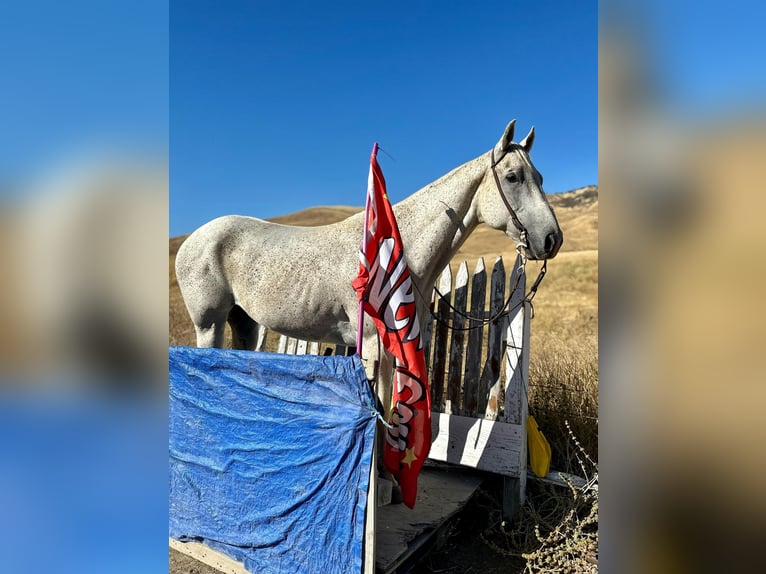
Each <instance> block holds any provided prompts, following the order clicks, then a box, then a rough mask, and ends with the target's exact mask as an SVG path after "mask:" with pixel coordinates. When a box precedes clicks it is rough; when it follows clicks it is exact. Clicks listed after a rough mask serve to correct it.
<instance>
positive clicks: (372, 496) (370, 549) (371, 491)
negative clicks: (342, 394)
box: [362, 425, 380, 574]
mask: <svg viewBox="0 0 766 574" xmlns="http://www.w3.org/2000/svg"><path fill="white" fill-rule="evenodd" d="M376 426H377V425H376ZM379 437H380V433H379V432H378V430H377V428H376V429H375V440H374V441H373V445H374V446H373V448H372V460H371V462H370V482H369V486H368V490H367V507H366V508H365V514H364V546H363V547H362V572H363V573H364V574H375V552H376V543H375V540H376V536H375V530H376V528H377V526H376V522H377V519H378V510H377V506H378V505H377V497H378V492H377V486H378V480H377V479H378V468H377V466H378V447H377V444H376V442H377V441H378V440H379Z"/></svg>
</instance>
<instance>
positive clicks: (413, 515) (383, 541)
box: [375, 467, 483, 574]
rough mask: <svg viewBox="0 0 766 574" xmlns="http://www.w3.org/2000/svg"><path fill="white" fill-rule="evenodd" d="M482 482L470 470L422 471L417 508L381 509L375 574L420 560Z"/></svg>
mask: <svg viewBox="0 0 766 574" xmlns="http://www.w3.org/2000/svg"><path fill="white" fill-rule="evenodd" d="M482 480H483V478H482V476H481V474H480V473H477V472H476V471H473V470H471V469H458V468H454V467H453V468H449V469H442V468H432V467H425V468H423V470H421V472H420V478H419V480H418V498H417V502H416V503H415V508H414V509H412V510H410V509H409V508H407V507H406V506H404V505H403V504H396V505H390V506H384V507H382V508H379V509H378V523H377V528H376V533H375V534H376V548H375V570H376V572H377V573H379V574H389V573H393V572H396V571H397V569H399V568H400V567H402V566H403V565H404V564H411V563H412V562H414V561H416V560H417V559H419V558H421V557H422V555H423V551H424V550H425V548H426V547H427V545H428V542H429V541H431V540H432V539H433V537H434V536H436V535H437V534H438V533H439V531H440V530H441V529H442V528H443V527H444V526H446V524H447V523H448V521H449V520H450V518H452V517H454V516H455V515H456V514H457V513H458V512H459V511H460V510H461V509H462V508H463V507H464V506H465V505H466V504H467V503H468V501H469V500H470V499H471V497H472V496H473V495H474V493H475V492H476V491H477V490H478V488H479V486H480V485H481V482H482Z"/></svg>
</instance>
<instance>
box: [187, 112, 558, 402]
mask: <svg viewBox="0 0 766 574" xmlns="http://www.w3.org/2000/svg"><path fill="white" fill-rule="evenodd" d="M515 123H516V120H512V121H511V122H510V123H509V124H508V126H507V127H506V129H505V131H504V133H503V135H502V137H501V138H500V140H499V141H498V142H497V144H496V145H495V146H494V147H493V148H492V149H491V150H489V151H487V152H485V153H483V154H482V155H480V156H479V157H477V158H475V159H472V160H471V161H468V162H467V163H464V164H463V165H461V166H459V167H457V168H455V169H453V170H452V171H450V172H449V173H447V174H446V175H444V176H442V177H440V178H439V179H437V180H436V181H434V182H432V183H430V184H428V185H426V186H425V187H423V188H422V189H420V190H419V191H417V192H415V193H414V194H412V195H411V196H409V197H407V198H406V199H404V200H402V201H400V202H399V203H397V204H395V205H394V206H393V210H394V214H395V216H396V219H397V222H398V226H399V231H400V234H401V238H402V242H403V245H404V253H405V257H406V259H407V262H408V264H409V268H410V273H411V278H412V281H413V283H414V286H415V288H416V291H417V292H418V293H424V294H429V295H430V293H432V291H433V287H434V283H435V281H436V278H437V275H438V274H439V273H440V272H441V271H442V270H443V269H444V267H445V266H446V265H447V264H448V263H449V262H450V260H451V259H452V257H453V255H454V254H455V253H456V252H457V250H458V249H459V248H460V246H461V245H462V244H463V242H464V241H465V240H466V238H467V237H468V236H469V235H470V234H471V232H472V231H473V230H474V229H476V227H477V225H479V223H486V224H487V225H489V226H491V227H493V228H494V229H498V230H500V231H503V232H504V233H505V234H506V235H507V236H508V237H509V238H510V239H511V240H513V241H517V242H521V243H522V244H524V246H525V247H526V254H527V257H528V258H530V259H537V260H540V259H551V258H553V257H555V256H556V253H557V252H558V250H559V248H560V247H561V244H562V242H563V233H562V231H561V228H560V227H559V224H558V221H557V219H556V215H555V214H554V212H553V209H552V208H551V206H550V204H549V203H548V200H547V198H546V196H545V194H544V192H543V189H542V184H543V178H542V176H541V175H540V173H539V172H538V171H537V169H536V168H535V166H534V165H533V164H532V161H531V159H530V156H529V153H530V151H531V149H532V144H533V143H534V138H535V131H534V127H532V128H531V129H530V131H529V133H528V134H527V136H526V137H525V138H524V139H523V140H522V141H521V142H519V143H515V142H514V141H513V133H514V127H515ZM363 225H364V214H363V213H358V214H356V215H352V216H351V217H349V218H347V219H345V220H343V221H340V222H337V223H333V224H330V225H323V226H318V227H295V226H289V225H281V224H277V223H271V222H267V221H263V220H261V219H257V218H254V217H245V216H239V215H228V216H224V217H219V218H217V219H214V220H213V221H210V222H209V223H206V224H205V225H203V226H202V227H200V228H199V229H197V230H196V231H195V232H193V233H192V234H191V235H190V236H189V237H188V238H187V239H186V241H184V243H183V244H182V245H181V247H180V248H179V250H178V254H177V257H176V275H177V278H178V285H179V287H180V289H181V294H182V296H183V299H184V302H185V304H186V308H187V309H188V311H189V315H190V317H191V319H192V321H193V323H194V328H195V331H196V336H197V346H198V347H222V346H223V341H224V330H225V327H226V324H227V323H228V324H229V326H230V327H231V331H232V345H233V347H234V348H235V349H249V350H254V349H255V345H256V342H257V327H258V325H263V326H265V327H267V328H269V329H271V330H272V331H276V332H279V333H282V334H284V335H287V336H290V337H295V338H298V339H305V340H310V341H322V342H327V343H334V344H342V345H347V346H354V345H356V344H357V340H356V339H357V327H358V321H359V312H358V310H359V301H358V299H357V294H356V291H355V290H354V289H353V288H352V286H351V283H352V281H353V280H354V278H355V277H356V276H357V274H358V272H359V247H360V243H361V240H362V235H363ZM429 299H430V297H429ZM429 304H430V300H429V301H425V300H424V299H423V297H420V298H416V309H417V314H418V317H419V318H420V321H421V323H422V325H421V326H422V327H423V328H424V327H425V323H424V321H425V318H426V316H427V310H428V305H429ZM422 331H423V329H421V332H422ZM361 343H362V350H363V351H362V357H361V358H362V361H363V362H364V365H365V370H366V371H367V374H368V376H369V377H370V379H371V380H372V379H373V378H374V377H375V375H376V374H378V373H379V374H380V376H378V377H377V379H378V395H379V398H380V400H381V403H382V405H383V406H384V408H385V409H386V415H388V414H389V413H390V409H391V379H392V377H391V376H390V373H391V371H392V367H393V361H392V358H391V357H390V356H389V355H388V353H386V352H385V351H384V350H381V349H380V348H379V345H378V340H377V330H376V327H375V325H374V323H373V322H372V320H371V319H369V317H365V318H364V324H363V331H362V341H361Z"/></svg>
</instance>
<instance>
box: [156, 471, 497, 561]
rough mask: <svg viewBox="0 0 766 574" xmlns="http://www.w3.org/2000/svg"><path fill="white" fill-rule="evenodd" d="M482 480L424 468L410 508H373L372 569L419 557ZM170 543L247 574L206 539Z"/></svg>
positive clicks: (196, 557) (477, 475)
mask: <svg viewBox="0 0 766 574" xmlns="http://www.w3.org/2000/svg"><path fill="white" fill-rule="evenodd" d="M482 480H483V478H482V476H481V474H480V473H477V472H476V471H474V470H471V469H458V468H454V467H452V468H447V469H445V468H434V467H425V468H423V470H421V473H420V479H419V481H418V499H417V503H416V504H415V508H414V509H412V510H410V509H409V508H407V507H406V506H404V505H403V504H396V505H390V506H384V507H381V508H378V509H377V514H378V516H377V528H376V533H375V534H376V548H375V570H376V574H391V573H394V572H397V570H399V569H400V568H402V567H404V566H406V565H411V564H413V563H415V562H416V561H417V560H418V559H420V558H422V557H423V555H424V553H425V552H426V550H427V548H428V547H429V543H430V542H431V541H432V540H433V539H434V537H436V536H437V535H438V533H439V532H440V531H442V529H443V528H444V527H445V526H446V525H447V524H448V522H449V520H450V519H451V518H453V517H455V516H456V515H457V513H458V512H459V511H460V510H461V509H462V508H463V507H464V506H465V505H466V504H467V503H468V501H469V500H470V499H471V497H472V496H473V495H474V493H475V492H476V491H477V490H478V488H479V486H480V485H481V482H482ZM170 547H171V548H172V549H174V550H177V551H178V552H181V553H183V554H185V555H187V556H189V557H191V558H193V559H194V560H197V561H199V562H202V563H203V564H207V565H208V566H210V567H212V568H213V569H214V570H215V571H218V572H224V573H226V574H247V571H246V570H245V568H244V566H242V564H240V563H239V562H236V561H234V560H232V559H231V558H229V557H227V556H225V555H223V554H221V553H220V552H216V551H215V550H212V549H210V548H208V547H207V546H205V545H204V544H200V543H197V542H178V541H177V540H173V539H171V540H170ZM171 562H172V558H171Z"/></svg>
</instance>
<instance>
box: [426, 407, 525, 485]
mask: <svg viewBox="0 0 766 574" xmlns="http://www.w3.org/2000/svg"><path fill="white" fill-rule="evenodd" d="M431 435H432V436H433V441H432V442H431V452H430V453H429V455H428V458H429V459H431V460H438V461H441V462H448V463H450V464H458V465H461V466H469V467H471V468H477V469H479V470H484V471H487V472H494V473H496V474H502V475H504V476H509V477H515V478H518V477H519V470H520V467H519V460H520V454H519V453H520V450H521V449H522V448H524V447H525V445H523V444H522V440H521V437H522V428H521V425H514V424H508V423H504V422H501V421H490V420H486V419H477V418H474V417H464V416H459V415H448V414H445V413H436V412H433V411H432V412H431Z"/></svg>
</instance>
